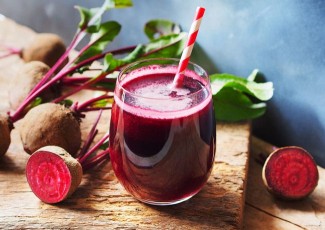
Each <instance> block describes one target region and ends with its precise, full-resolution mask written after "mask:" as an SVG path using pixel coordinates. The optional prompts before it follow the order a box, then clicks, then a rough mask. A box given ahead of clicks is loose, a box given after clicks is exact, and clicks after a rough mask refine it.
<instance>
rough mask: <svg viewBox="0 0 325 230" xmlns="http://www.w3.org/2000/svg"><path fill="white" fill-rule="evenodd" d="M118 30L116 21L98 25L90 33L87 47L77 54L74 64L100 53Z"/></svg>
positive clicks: (118, 26) (118, 25) (119, 27)
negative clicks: (96, 28)
mask: <svg viewBox="0 0 325 230" xmlns="http://www.w3.org/2000/svg"><path fill="white" fill-rule="evenodd" d="M120 30H121V25H120V24H119V23H118V22H116V21H108V22H105V23H102V24H101V25H100V26H99V29H98V31H97V32H96V33H93V34H92V36H91V38H90V42H89V47H88V49H86V50H85V51H84V52H83V53H82V54H80V55H79V57H78V59H77V60H76V61H75V64H77V63H79V62H81V61H83V60H86V59H88V58H91V57H93V56H95V55H98V54H101V53H102V52H103V51H104V49H105V48H106V46H107V45H108V44H109V43H110V42H112V41H113V40H114V38H115V37H116V36H117V35H118V34H119V32H120Z"/></svg>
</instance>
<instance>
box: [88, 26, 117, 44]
mask: <svg viewBox="0 0 325 230" xmlns="http://www.w3.org/2000/svg"><path fill="white" fill-rule="evenodd" d="M120 31H121V25H120V24H119V23H118V22H116V21H108V22H104V23H102V24H101V25H100V27H99V30H98V32H96V33H93V34H92V36H91V38H90V43H92V46H94V45H96V46H97V47H98V48H100V49H102V50H103V49H105V48H106V46H107V44H108V43H109V42H111V41H113V40H114V38H115V37H116V36H117V35H118V34H119V33H120Z"/></svg>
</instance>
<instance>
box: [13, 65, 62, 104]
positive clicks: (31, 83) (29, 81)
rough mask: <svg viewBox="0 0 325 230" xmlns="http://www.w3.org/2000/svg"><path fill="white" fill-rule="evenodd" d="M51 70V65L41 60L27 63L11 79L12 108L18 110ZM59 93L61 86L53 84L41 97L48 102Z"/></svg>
mask: <svg viewBox="0 0 325 230" xmlns="http://www.w3.org/2000/svg"><path fill="white" fill-rule="evenodd" d="M49 70H50V67H49V66H48V65H46V64H44V63H43V62H40V61H31V62H28V63H25V64H24V65H23V66H22V67H21V68H20V69H19V71H18V72H17V74H16V77H15V78H13V80H12V81H11V90H9V103H10V108H11V109H13V110H16V109H17V108H18V107H19V106H20V104H21V103H22V102H23V101H24V99H25V98H26V97H27V95H28V94H29V93H30V92H31V91H32V89H33V88H34V87H35V86H36V84H37V83H38V82H39V81H40V80H41V79H42V78H43V76H44V75H45V74H46V73H47V72H48V71H49ZM15 89H19V90H15ZM59 95H60V90H59V87H57V85H53V86H52V87H50V88H48V89H47V90H45V91H44V92H42V93H41V94H40V95H39V97H41V98H42V101H43V102H47V101H50V100H52V99H54V98H56V97H58V96H59Z"/></svg>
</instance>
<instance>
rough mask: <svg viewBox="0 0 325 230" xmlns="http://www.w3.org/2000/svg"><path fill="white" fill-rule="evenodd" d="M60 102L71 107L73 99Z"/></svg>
mask: <svg viewBox="0 0 325 230" xmlns="http://www.w3.org/2000/svg"><path fill="white" fill-rule="evenodd" d="M59 104H61V105H64V106H65V107H68V108H69V107H70V106H71V105H72V104H73V101H72V100H70V99H65V100H62V101H60V103H59Z"/></svg>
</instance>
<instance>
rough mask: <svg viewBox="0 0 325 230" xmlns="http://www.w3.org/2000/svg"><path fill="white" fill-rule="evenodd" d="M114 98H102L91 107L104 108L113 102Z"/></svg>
mask: <svg viewBox="0 0 325 230" xmlns="http://www.w3.org/2000/svg"><path fill="white" fill-rule="evenodd" d="M113 100H114V99H113V98H107V99H102V100H99V101H96V102H94V103H92V104H91V106H90V107H91V108H103V107H105V106H107V105H111V104H112V103H113Z"/></svg>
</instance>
